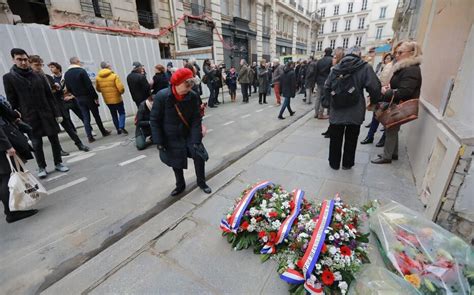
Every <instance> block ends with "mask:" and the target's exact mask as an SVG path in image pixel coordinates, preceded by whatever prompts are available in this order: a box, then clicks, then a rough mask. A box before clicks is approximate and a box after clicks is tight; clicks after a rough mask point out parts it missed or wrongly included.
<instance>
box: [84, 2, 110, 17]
mask: <svg viewBox="0 0 474 295" xmlns="http://www.w3.org/2000/svg"><path fill="white" fill-rule="evenodd" d="M79 4H80V5H81V11H82V12H85V13H87V14H93V15H95V16H97V17H103V18H112V7H111V6H110V3H109V2H106V1H104V0H80V2H79Z"/></svg>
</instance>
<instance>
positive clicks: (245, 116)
mask: <svg viewBox="0 0 474 295" xmlns="http://www.w3.org/2000/svg"><path fill="white" fill-rule="evenodd" d="M250 116H251V115H250V114H247V115H243V116H242V117H240V118H241V119H245V118H248V117H250Z"/></svg>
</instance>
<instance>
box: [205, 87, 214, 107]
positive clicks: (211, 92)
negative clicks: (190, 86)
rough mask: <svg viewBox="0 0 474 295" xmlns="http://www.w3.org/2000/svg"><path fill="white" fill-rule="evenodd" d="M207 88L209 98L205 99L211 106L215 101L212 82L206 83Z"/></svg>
mask: <svg viewBox="0 0 474 295" xmlns="http://www.w3.org/2000/svg"><path fill="white" fill-rule="evenodd" d="M207 88H208V89H209V99H208V100H207V105H208V106H210V107H213V106H214V104H215V103H216V98H215V96H216V94H215V92H216V89H215V88H214V86H213V85H212V83H208V84H207Z"/></svg>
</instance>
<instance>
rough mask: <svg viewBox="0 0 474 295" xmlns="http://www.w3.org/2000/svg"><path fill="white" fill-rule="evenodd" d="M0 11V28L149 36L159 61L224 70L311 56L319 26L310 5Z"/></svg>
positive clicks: (90, 3) (9, 7) (218, 0)
mask: <svg viewBox="0 0 474 295" xmlns="http://www.w3.org/2000/svg"><path fill="white" fill-rule="evenodd" d="M0 7H1V8H3V9H2V11H1V12H0V22H1V23H10V24H17V23H39V24H45V25H63V24H66V23H68V24H71V23H78V24H88V25H93V26H99V27H105V28H111V27H113V28H123V29H126V30H129V31H132V32H133V31H141V32H150V33H153V34H156V35H158V34H159V35H160V36H159V37H157V39H158V42H159V46H160V53H161V55H162V56H161V57H162V58H177V59H179V58H188V57H191V56H194V57H196V56H197V57H198V58H201V59H203V58H212V59H214V60H215V61H216V62H219V63H220V62H225V63H226V64H227V65H237V64H238V63H239V61H240V59H242V58H243V59H246V60H248V61H257V60H259V59H261V58H265V59H267V60H270V59H271V58H274V57H278V56H282V55H297V54H299V55H310V54H312V53H314V51H315V45H316V42H315V41H316V39H315V38H316V36H317V35H316V33H317V30H318V28H319V25H320V18H319V17H318V15H317V13H316V8H317V3H316V2H315V1H311V0H297V1H295V0H182V1H173V0H169V1H163V0H136V1H131V0H129V1H119V0H76V1H61V0H38V1H30V0H0ZM163 32H164V33H163ZM167 32H169V33H167Z"/></svg>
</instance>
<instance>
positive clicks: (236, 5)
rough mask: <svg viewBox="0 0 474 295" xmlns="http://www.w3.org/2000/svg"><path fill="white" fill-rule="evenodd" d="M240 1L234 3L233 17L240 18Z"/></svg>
mask: <svg viewBox="0 0 474 295" xmlns="http://www.w3.org/2000/svg"><path fill="white" fill-rule="evenodd" d="M240 4H241V3H240V1H234V16H236V17H240V6H241V5H240Z"/></svg>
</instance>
